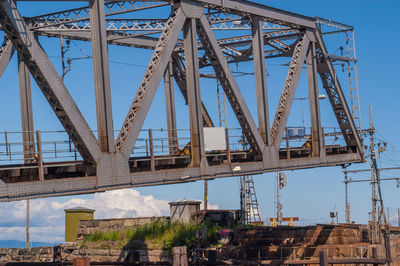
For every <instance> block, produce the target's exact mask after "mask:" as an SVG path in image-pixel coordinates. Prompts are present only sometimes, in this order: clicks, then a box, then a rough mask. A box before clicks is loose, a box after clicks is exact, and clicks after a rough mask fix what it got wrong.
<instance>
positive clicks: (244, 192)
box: [240, 175, 261, 225]
mask: <svg viewBox="0 0 400 266" xmlns="http://www.w3.org/2000/svg"><path fill="white" fill-rule="evenodd" d="M240 210H241V224H242V225H248V224H250V223H251V222H261V216H260V210H259V208H258V201H257V195H256V189H255V187H254V180H253V176H251V175H248V176H241V177H240Z"/></svg>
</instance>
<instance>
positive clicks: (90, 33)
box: [0, 0, 363, 201]
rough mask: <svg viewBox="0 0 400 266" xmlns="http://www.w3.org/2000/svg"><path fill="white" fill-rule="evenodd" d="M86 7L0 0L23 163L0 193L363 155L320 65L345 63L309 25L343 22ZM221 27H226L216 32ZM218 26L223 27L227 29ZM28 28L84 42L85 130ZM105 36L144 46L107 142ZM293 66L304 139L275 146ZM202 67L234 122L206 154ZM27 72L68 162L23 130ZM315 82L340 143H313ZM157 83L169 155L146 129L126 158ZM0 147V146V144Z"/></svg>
mask: <svg viewBox="0 0 400 266" xmlns="http://www.w3.org/2000/svg"><path fill="white" fill-rule="evenodd" d="M26 1H29V0H26ZM31 1H34V0H31ZM71 2H73V1H71ZM88 3H89V5H88V6H86V7H82V8H76V9H69V10H64V11H60V12H55V13H51V14H44V15H40V16H35V17H23V16H22V15H21V13H20V11H19V10H18V8H17V6H16V2H15V1H14V0H0V26H1V28H0V29H1V30H2V31H3V32H4V34H5V38H4V42H3V44H2V45H1V47H0V76H1V75H2V74H3V73H4V70H5V69H6V67H7V65H8V63H9V62H10V60H11V58H12V56H13V55H14V54H15V53H16V54H17V56H18V62H19V78H20V93H21V111H22V112H21V113H22V114H21V116H22V119H21V120H22V129H23V132H22V134H23V152H24V153H23V154H24V163H23V164H20V165H12V164H10V165H6V166H4V167H3V166H2V167H0V201H10V200H18V199H23V198H38V197H48V196H58V195H72V194H80V193H91V192H97V191H105V190H111V189H118V188H124V187H135V186H149V185H161V184H172V183H180V182H191V181H196V180H200V179H213V178H220V177H228V176H233V175H235V176H238V175H249V174H259V173H263V172H269V171H277V170H285V169H301V168H311V167H319V166H331V165H341V164H347V163H353V162H361V161H363V148H362V143H361V140H360V136H359V134H358V132H357V129H356V126H355V123H354V121H353V118H352V115H351V112H350V111H349V108H348V106H347V102H346V99H345V96H344V93H343V91H342V88H341V86H340V83H339V81H338V78H337V76H336V73H335V70H334V67H333V64H332V62H333V60H343V61H346V60H347V61H349V60H355V59H351V58H345V57H338V56H336V57H334V56H332V55H329V54H328V51H327V48H326V45H325V43H324V39H323V34H322V32H321V28H320V27H319V25H321V24H324V25H328V24H332V23H333V24H334V25H335V26H337V25H340V27H339V28H340V29H339V31H342V32H346V31H350V30H353V29H352V27H350V26H347V25H344V24H337V23H336V24H335V23H334V22H331V21H327V20H323V19H319V18H310V17H306V16H302V15H299V14H295V13H291V12H287V11H284V10H280V9H275V8H272V7H269V6H265V5H260V4H256V3H253V2H250V1H244V0H223V1H221V0H180V1H179V0H169V1H166V0H165V1H164V0H160V1H156V0H153V1H146V0H142V1H121V0H118V1H117V0H113V1H104V0H89V1H88ZM148 10H153V11H154V10H160V12H163V13H165V14H166V16H165V18H162V19H160V18H157V19H152V18H149V17H147V16H148V15H146V14H147V13H146V11H148ZM166 10H168V12H166ZM132 14H135V16H133V18H132V16H131V17H129V16H128V15H132ZM139 14H140V15H139ZM152 14H154V12H153V13H152ZM125 16H127V17H125ZM328 26H329V25H328ZM222 31H223V32H227V34H225V35H224V36H225V37H224V38H218V37H217V36H220V35H218V33H219V32H222ZM249 31H250V32H251V34H249V33H248V32H249ZM240 32H242V33H240ZM243 32H244V33H245V34H243ZM182 33H183V35H182ZM229 33H234V34H231V35H230V37H227V36H229ZM38 36H48V37H55V38H61V37H62V38H65V39H68V40H81V41H88V42H91V43H92V54H93V69H94V80H95V95H96V98H95V100H96V111H97V132H98V137H97V138H96V136H95V135H94V134H93V132H92V129H91V128H90V127H89V125H88V123H87V122H86V120H85V118H84V117H83V115H82V114H81V112H80V111H79V108H78V106H77V105H76V104H75V102H74V100H73V98H72V97H71V95H70V93H69V91H68V89H67V88H66V86H65V84H64V82H63V80H62V78H61V77H60V76H59V74H58V73H57V71H56V69H55V67H54V66H53V64H52V62H51V61H50V59H49V57H48V55H47V54H46V52H45V51H44V50H43V48H42V46H41V45H40V43H39V38H38ZM181 36H183V38H181ZM107 44H109V45H120V46H129V47H135V48H141V49H148V50H152V51H153V54H152V56H151V59H150V62H149V64H148V66H147V69H146V71H145V74H144V76H143V78H142V81H141V83H140V85H139V88H138V89H137V92H136V96H135V97H134V100H133V102H132V104H131V106H130V108H129V110H128V113H127V115H126V118H125V121H124V122H123V125H122V128H121V129H120V132H119V134H118V137H117V138H116V140H114V125H113V119H112V106H111V85H110V73H109V58H108V50H107ZM273 57H288V58H291V60H290V63H289V70H288V73H287V76H286V80H285V81H284V86H283V90H282V93H281V97H280V100H279V104H278V107H277V110H276V112H275V116H274V120H273V121H272V122H271V123H270V121H269V109H270V108H269V106H268V91H267V82H266V71H267V70H266V62H265V59H266V58H267V59H268V58H273ZM243 61H253V62H254V72H255V84H256V86H255V88H254V90H255V91H256V94H257V108H258V109H257V111H258V112H257V118H256V119H253V117H252V115H251V113H250V111H249V108H248V107H247V105H246V102H245V101H244V98H243V95H242V91H241V89H240V88H239V85H238V83H237V82H236V80H235V78H234V75H233V73H232V70H231V69H230V66H229V64H230V63H233V62H243ZM304 65H306V70H307V78H308V92H309V102H310V119H311V126H312V130H311V134H310V141H311V144H310V147H306V148H304V147H303V148H301V149H292V148H290V147H289V145H286V147H284V148H282V147H281V144H282V141H284V140H285V138H284V136H285V135H286V141H287V142H288V139H289V138H288V134H287V132H285V130H286V127H287V121H288V118H289V114H290V110H291V106H292V103H293V100H294V96H295V92H296V88H297V84H298V82H299V78H300V75H301V72H302V69H303V67H304ZM204 67H211V68H212V69H213V70H214V72H215V75H214V78H216V79H217V80H218V83H219V84H220V86H221V87H222V88H223V91H224V93H225V95H226V97H227V100H228V102H229V104H230V106H231V107H232V110H233V111H234V114H235V116H236V119H237V121H238V122H239V125H240V127H241V134H242V135H243V141H242V142H241V143H243V148H242V149H241V150H231V148H230V146H229V141H230V139H229V132H228V130H226V142H227V145H226V150H225V151H223V152H221V153H220V154H218V155H215V154H210V153H209V152H207V151H206V150H205V144H204V131H203V130H204V128H205V127H214V123H213V121H212V119H211V117H210V115H209V113H208V112H207V110H206V108H205V105H204V103H203V102H202V100H201V88H200V77H201V74H200V69H202V68H204ZM30 75H31V77H32V78H33V79H34V81H35V82H36V83H37V85H38V86H39V88H40V89H41V91H42V93H43V95H44V96H45V97H46V99H47V101H48V103H49V105H50V106H51V108H52V109H53V110H54V113H55V114H56V116H57V117H58V119H59V121H60V122H61V124H62V125H63V127H64V129H65V131H66V133H67V134H68V136H69V139H70V144H69V145H70V149H71V146H72V145H73V147H74V149H75V150H76V152H77V153H79V155H80V157H81V158H82V160H79V158H78V157H76V156H77V155H76V154H75V157H76V160H73V161H68V162H63V164H59V163H58V164H57V163H43V158H42V156H43V154H42V151H41V143H40V142H41V140H40V139H41V137H40V134H39V133H37V135H36V137H35V134H34V128H33V120H32V103H31V96H30V85H29V82H30ZM318 79H321V81H322V84H323V87H324V89H325V91H326V94H327V96H328V98H329V101H330V104H331V106H332V109H333V111H334V114H335V116H336V119H337V122H338V125H339V127H340V130H341V133H340V134H341V135H342V136H343V139H344V141H345V144H346V145H345V146H343V147H329V146H326V145H325V142H324V139H325V137H326V136H327V135H326V134H325V133H324V132H323V129H322V127H321V116H320V108H319V99H318ZM162 80H163V81H164V89H165V100H166V109H167V110H166V114H167V118H166V119H167V124H168V146H169V156H165V155H163V156H161V155H160V156H157V154H155V152H154V147H155V145H154V143H153V142H154V139H153V137H152V134H153V132H152V131H151V130H150V131H149V139H148V142H146V149H147V144H148V148H149V149H148V150H149V154H147V155H146V156H145V158H141V159H140V160H136V159H135V158H133V157H132V151H133V149H134V147H135V144H136V143H137V142H138V138H139V135H140V133H141V130H142V126H143V123H144V121H145V119H146V115H147V113H148V110H149V108H150V106H151V103H152V101H153V99H154V96H155V93H156V91H157V89H158V87H159V85H160V82H161V81H162ZM174 81H175V82H176V84H177V85H178V87H179V89H180V91H181V93H182V95H183V97H184V98H185V100H186V103H187V104H188V106H189V118H190V133H189V135H190V144H188V145H189V146H190V147H189V148H188V149H187V150H189V152H186V153H183V152H182V150H181V149H179V146H178V136H177V128H176V117H175V116H176V111H175V104H174V93H173V91H174ZM6 149H7V154H8V153H9V150H8V146H7V144H6ZM146 151H147V150H146ZM10 158H11V157H10ZM143 161H144V162H143Z"/></svg>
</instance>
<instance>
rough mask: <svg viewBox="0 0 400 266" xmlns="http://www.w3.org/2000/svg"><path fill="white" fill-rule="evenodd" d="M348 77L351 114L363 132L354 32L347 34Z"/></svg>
mask: <svg viewBox="0 0 400 266" xmlns="http://www.w3.org/2000/svg"><path fill="white" fill-rule="evenodd" d="M346 56H347V58H348V59H349V60H347V75H348V78H349V89H350V105H351V114H352V116H353V120H354V123H355V125H356V127H357V128H358V130H361V111H360V95H359V91H358V74H357V57H356V44H355V41H354V31H351V32H346ZM351 58H352V59H353V60H350V59H351Z"/></svg>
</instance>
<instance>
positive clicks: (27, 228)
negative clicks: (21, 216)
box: [26, 200, 30, 249]
mask: <svg viewBox="0 0 400 266" xmlns="http://www.w3.org/2000/svg"><path fill="white" fill-rule="evenodd" d="M29 242H30V239H29V200H26V248H28V249H29V248H30V245H29Z"/></svg>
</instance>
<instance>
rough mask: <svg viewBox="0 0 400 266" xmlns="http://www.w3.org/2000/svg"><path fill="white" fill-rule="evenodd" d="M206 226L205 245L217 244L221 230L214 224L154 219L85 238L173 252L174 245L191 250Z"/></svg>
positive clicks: (122, 245) (91, 240) (85, 239)
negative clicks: (197, 236)
mask: <svg viewBox="0 0 400 266" xmlns="http://www.w3.org/2000/svg"><path fill="white" fill-rule="evenodd" d="M204 228H206V230H207V238H206V239H205V240H204V243H203V244H205V245H207V246H210V245H216V244H218V242H219V230H220V229H221V228H220V227H219V226H217V225H212V224H183V223H179V222H176V223H171V222H170V221H165V220H164V221H154V222H151V223H150V224H147V225H143V226H139V227H132V228H127V229H125V230H122V231H110V232H105V233H103V232H97V233H94V234H91V235H88V236H86V237H85V238H84V241H83V244H84V243H86V242H99V241H114V242H117V243H116V244H118V246H121V247H125V248H128V247H129V248H142V246H143V245H144V247H147V248H152V247H153V248H157V249H164V250H166V251H167V252H169V253H170V252H171V250H172V247H175V246H186V247H187V249H188V252H191V251H192V250H193V249H194V247H195V245H196V231H197V230H201V229H204Z"/></svg>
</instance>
